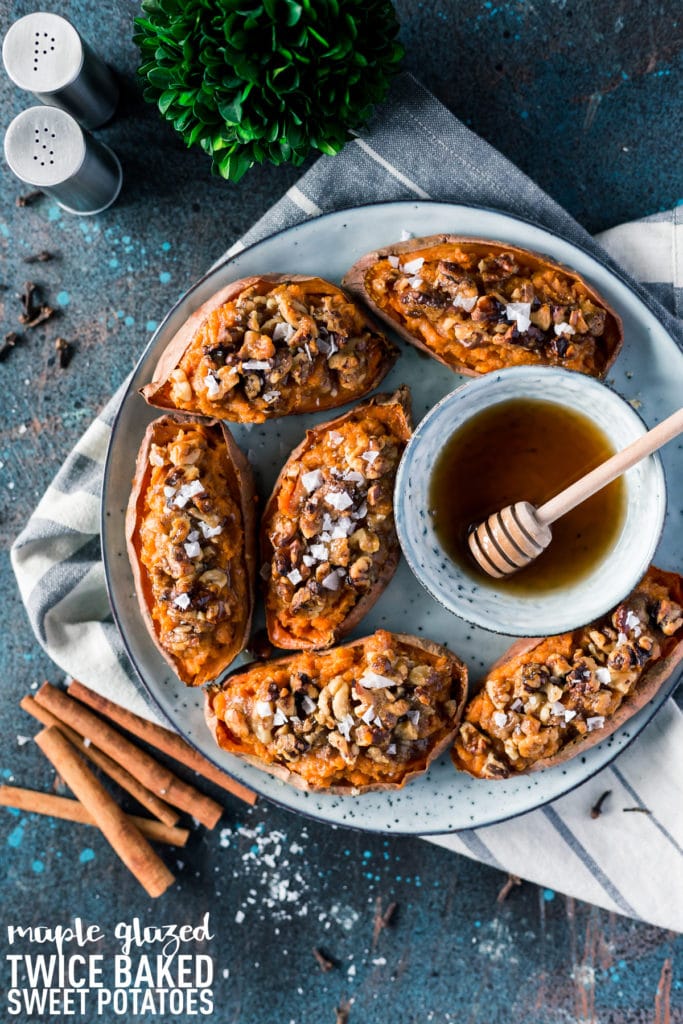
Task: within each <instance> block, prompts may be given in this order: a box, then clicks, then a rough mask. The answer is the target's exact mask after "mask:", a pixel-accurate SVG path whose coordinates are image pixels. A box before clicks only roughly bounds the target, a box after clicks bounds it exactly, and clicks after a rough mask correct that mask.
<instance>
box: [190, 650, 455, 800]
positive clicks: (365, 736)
mask: <svg viewBox="0 0 683 1024" xmlns="http://www.w3.org/2000/svg"><path fill="white" fill-rule="evenodd" d="M454 664H455V665H457V666H458V671H457V672H455V671H454ZM377 667H381V669H382V672H381V673H379V672H378V671H377ZM463 686H464V669H463V667H462V666H460V665H459V663H458V662H457V660H456V659H454V658H453V657H452V656H451V655H449V654H448V652H446V651H445V650H443V649H440V648H437V647H436V646H435V645H430V649H429V650H427V649H425V648H424V647H420V646H412V645H409V644H407V643H404V642H402V641H401V640H400V639H399V638H396V637H394V636H392V634H390V633H386V632H384V631H379V632H377V633H376V634H375V635H374V636H372V637H368V638H367V639H366V640H364V641H359V642H357V643H355V644H352V645H349V646H347V647H341V648H337V649H335V650H331V651H327V652H324V653H323V654H317V655H313V654H300V655H298V656H295V657H294V658H290V659H283V660H281V661H275V662H272V663H270V664H263V665H259V666H254V667H253V668H251V669H250V670H249V671H248V672H246V673H245V674H244V675H243V676H241V677H240V676H237V677H235V678H234V679H228V680H227V682H226V684H225V686H224V687H222V688H220V689H216V690H214V691H213V692H212V693H211V694H210V697H209V702H210V705H211V707H212V710H213V713H214V714H215V715H216V717H217V719H218V720H219V722H221V723H223V725H224V730H221V728H219V729H218V730H217V737H218V739H219V742H221V744H222V745H223V746H226V748H227V749H236V748H235V747H233V746H231V736H232V737H240V744H239V747H240V749H241V750H242V751H243V752H245V753H251V754H254V755H256V756H257V757H258V758H259V759H260V760H262V761H265V762H266V763H268V764H272V765H281V766H286V767H287V768H289V769H290V771H293V772H296V773H297V774H298V775H300V776H301V777H302V778H303V779H304V780H305V781H306V782H307V783H308V784H309V785H310V786H311V787H312V788H325V787H328V786H330V785H334V784H337V783H340V782H341V783H344V782H347V783H349V784H351V785H359V786H360V785H364V784H367V783H368V782H370V781H372V780H380V781H382V780H385V781H387V782H391V781H392V779H396V778H400V777H401V776H402V775H404V774H405V771H406V767H407V766H408V765H411V764H413V763H417V762H419V761H420V759H421V758H422V759H424V758H426V756H427V755H428V752H429V750H430V749H432V748H433V747H434V745H435V744H436V743H437V742H438V740H439V738H440V737H442V736H444V735H446V734H447V733H448V732H449V730H452V728H453V725H454V724H455V721H456V720H457V715H458V713H459V709H460V706H461V700H462V695H463Z"/></svg>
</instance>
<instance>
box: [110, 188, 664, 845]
mask: <svg viewBox="0 0 683 1024" xmlns="http://www.w3.org/2000/svg"><path fill="white" fill-rule="evenodd" d="M389 207H393V208H395V209H396V212H397V214H399V213H400V212H401V211H411V212H412V213H415V211H419V210H420V209H421V208H423V207H429V208H437V209H443V210H444V211H448V213H449V215H451V216H457V214H458V212H459V211H464V212H466V213H469V214H472V213H481V214H484V215H489V216H494V217H496V218H498V219H499V220H500V222H501V225H502V226H503V229H502V230H501V231H500V232H497V234H496V235H494V234H490V233H489V234H488V237H490V238H491V239H494V238H496V237H497V238H498V239H500V238H502V237H504V236H505V234H506V232H505V225H509V226H510V227H511V229H512V236H511V244H522V243H516V242H515V241H514V240H513V239H514V237H515V234H516V232H515V227H516V226H518V228H519V230H520V231H521V230H523V228H525V227H526V228H530V229H534V230H535V231H540V232H541V233H542V234H543V235H544V236H547V237H548V238H549V239H550V241H551V250H552V248H553V245H552V243H553V242H557V243H558V244H560V243H561V244H562V245H563V246H568V247H569V248H571V249H573V250H576V251H577V252H578V253H579V254H580V255H581V257H582V258H583V259H585V260H588V262H589V263H592V264H594V265H595V266H596V267H598V268H600V269H601V270H602V271H606V272H607V273H608V274H609V275H610V276H611V277H612V278H614V280H615V281H616V282H618V284H619V285H620V286H621V287H622V288H624V289H625V290H626V292H627V293H628V294H629V296H630V298H631V299H632V300H635V302H636V303H637V304H638V305H639V306H640V307H642V310H643V311H644V313H645V314H646V315H647V316H649V317H651V318H652V320H653V321H654V322H655V325H656V326H657V328H658V329H659V330H660V331H662V332H663V333H664V335H665V336H666V337H667V338H669V340H670V342H671V345H672V346H673V348H674V349H675V350H676V351H677V352H678V351H679V350H678V346H676V343H675V342H674V341H673V339H671V338H670V336H669V335H668V332H667V331H666V328H665V327H664V325H663V324H662V323H661V321H660V320H659V318H658V316H657V314H656V312H655V311H654V310H653V309H652V308H651V305H650V301H649V297H643V296H641V295H639V294H638V292H636V291H635V290H634V289H633V288H632V286H631V285H630V283H629V282H628V280H626V278H625V277H624V275H623V274H622V273H620V272H619V270H618V269H615V267H614V266H613V265H612V264H611V262H610V261H609V260H608V259H607V258H606V259H601V258H599V257H597V256H595V255H594V254H593V253H591V252H589V251H588V250H587V249H585V248H584V247H583V246H581V245H580V244H578V243H576V242H574V241H571V240H569V239H567V238H565V237H563V236H562V235H561V234H559V233H558V232H555V231H552V230H551V229H548V228H546V227H544V226H543V225H541V224H538V223H536V222H534V221H532V220H529V219H526V218H523V217H520V216H518V215H516V214H511V213H507V212H504V211H501V210H497V209H495V208H493V207H485V206H477V205H474V204H465V203H449V202H441V201H436V200H424V201H413V200H404V201H391V200H390V201H386V202H378V203H368V204H364V205H360V206H356V207H351V208H348V209H346V210H340V211H334V212H332V213H329V214H323V215H322V216H320V217H317V218H315V219H314V221H315V223H316V225H318V224H320V223H321V222H324V221H329V220H334V219H337V218H341V217H346V218H350V217H353V216H354V215H356V214H360V215H362V216H367V214H368V213H369V212H370V211H372V210H373V209H378V210H386V209H387V208H389ZM399 222H400V221H399ZM310 224H311V221H310V220H307V221H303V222H301V223H299V224H296V225H293V226H290V227H287V228H283V229H281V230H280V231H277V232H274V233H273V234H271V235H269V236H267V237H266V238H264V239H260V240H259V241H257V242H254V243H253V244H252V245H250V246H247V247H245V248H244V249H240V250H239V252H237V253H234V254H231V255H228V256H226V257H225V258H222V259H220V260H219V261H218V262H217V263H216V264H214V265H213V266H212V267H211V268H210V269H209V270H208V271H207V272H206V274H204V275H202V276H201V277H200V278H198V279H197V280H196V281H195V282H194V284H193V285H191V286H190V288H188V289H187V290H186V291H185V292H184V293H182V294H181V295H180V297H179V298H178V299H177V301H176V302H175V303H174V304H173V305H172V306H171V307H170V309H169V311H168V313H167V314H166V316H165V317H164V318H163V320H162V321H161V323H160V324H159V326H158V328H157V329H156V331H155V332H154V334H153V335H152V337H151V339H150V341H149V342H148V344H147V345H146V346H145V348H144V350H143V352H142V353H141V355H140V358H139V359H138V362H137V363H136V366H135V369H134V370H133V373H132V375H131V378H130V380H129V385H128V387H127V389H126V393H125V394H124V396H123V398H122V401H121V403H120V405H119V408H118V409H117V411H116V414H115V417H114V420H113V422H112V428H111V437H110V443H109V446H108V449H107V455H106V459H105V467H104V479H103V486H102V501H101V546H102V556H103V564H104V574H105V582H106V587H107V593H108V597H109V603H110V606H111V610H112V615H113V620H114V622H115V624H116V626H117V629H118V631H119V634H120V636H121V638H122V642H123V645H124V648H125V650H126V653H127V655H128V657H129V659H130V662H131V664H132V666H133V668H134V670H135V673H136V675H137V677H138V679H139V681H140V684H141V686H142V689H143V691H144V692H145V694H146V695H147V696H148V697H149V698H150V699H151V701H152V703H153V705H154V706H155V707H156V708H157V709H158V711H159V713H160V714H161V715H162V717H163V718H164V719H166V720H167V721H168V722H169V724H170V725H171V726H172V727H173V728H174V729H175V730H177V731H178V732H179V733H180V734H181V735H182V736H183V737H184V738H185V739H186V741H187V742H188V743H190V745H191V746H193V747H194V748H195V749H197V750H198V751H199V752H200V753H202V754H204V756H206V757H207V758H208V759H209V760H210V761H212V763H213V764H215V765H216V766H217V767H219V768H220V769H221V770H223V771H225V772H226V774H228V775H230V776H232V777H233V778H235V779H237V780H239V781H240V782H242V783H244V784H246V785H247V786H249V787H250V788H252V789H253V790H255V791H256V792H257V793H258V794H259V795H261V796H263V797H265V798H266V799H269V800H272V801H273V803H275V804H277V805H278V806H280V807H281V808H283V809H285V810H288V811H291V812H293V813H297V814H302V815H303V816H304V817H307V818H310V819H312V820H316V821H324V822H326V823H328V824H332V825H333V826H335V827H339V826H340V825H341V826H343V827H345V828H351V829H354V830H356V831H361V832H377V833H382V834H388V835H406V836H408V835H411V836H415V835H417V836H429V835H446V834H449V833H455V832H458V831H461V830H467V829H471V828H481V827H485V826H487V825H494V824H498V823H500V822H503V821H507V820H511V819H513V818H516V817H520V816H521V815H523V814H526V813H528V812H529V811H532V810H535V809H536V808H538V807H542V806H544V805H545V804H547V803H549V802H551V801H553V800H555V799H558V798H559V797H561V796H564V795H566V794H567V793H570V792H572V791H573V790H574V789H576V788H577V787H578V786H580V785H583V783H584V782H586V781H588V780H589V779H591V778H593V777H594V776H595V775H596V774H598V773H599V772H600V771H601V770H602V769H603V768H605V767H607V766H608V765H609V764H611V762H612V761H613V760H614V759H615V758H616V757H617V756H618V755H619V754H620V753H621V752H622V751H623V750H625V749H626V747H628V746H629V745H630V744H631V743H632V742H633V740H634V739H635V738H636V736H637V735H639V734H640V732H642V730H643V729H644V728H645V727H646V726H647V724H648V723H649V722H650V720H651V719H652V718H653V717H654V715H655V714H656V712H657V711H658V710H659V708H660V707H661V706H662V705H663V704H664V703H665V701H666V700H667V699H668V697H669V696H670V695H671V693H672V692H673V691H674V689H675V688H676V686H677V685H678V683H679V682H680V681H681V677H682V676H683V672H682V673H679V674H678V675H677V676H675V677H673V678H672V679H670V680H668V681H667V683H666V686H664V687H662V689H661V690H660V691H659V693H658V694H657V695H656V697H655V698H653V700H652V701H651V702H650V703H649V704H648V705H646V707H644V708H643V709H642V710H641V711H640V712H639V713H638V714H637V715H635V716H634V717H633V718H632V719H631V720H629V722H628V723H627V724H626V725H625V726H623V727H622V729H621V730H618V731H617V732H616V733H614V734H612V736H610V737H607V738H606V739H605V741H604V743H600V744H598V745H596V746H595V747H593V748H592V749H591V750H590V751H588V752H587V754H588V756H589V757H590V761H591V762H594V763H591V764H590V765H588V766H586V769H585V770H584V771H583V772H581V778H579V779H577V780H575V781H570V782H567V783H562V782H561V781H560V782H559V785H557V786H554V787H552V789H553V791H552V793H550V794H546V795H540V794H536V795H535V796H534V797H532V798H531V799H530V800H529V802H528V804H527V805H526V806H524V807H521V808H519V809H516V810H514V811H509V812H507V813H505V814H500V813H494V814H492V815H488V816H485V817H484V818H481V819H477V820H476V821H474V820H472V818H471V820H470V822H469V823H465V824H461V825H458V826H457V827H452V826H451V827H449V826H448V824H447V823H444V825H443V826H442V827H439V828H424V827H420V828H416V827H414V828H401V827H399V828H393V827H391V826H385V827H377V826H373V825H371V824H368V823H367V822H366V820H365V819H364V820H363V822H362V823H361V824H359V823H358V822H357V821H356V822H349V821H346V820H344V819H343V818H342V820H340V819H339V816H335V815H334V814H328V813H325V811H324V810H321V809H317V810H313V809H311V808H310V807H308V806H305V804H304V806H300V805H299V804H298V803H296V802H295V801H293V800H292V793H294V794H295V795H298V797H309V796H313V797H318V796H323V797H324V796H325V794H304V793H301V792H300V791H298V790H293V789H292V788H291V787H285V786H284V785H283V784H277V782H276V780H274V779H273V778H272V777H271V776H269V775H267V774H266V773H263V772H259V771H258V770H256V771H257V777H254V775H253V774H252V773H251V772H250V773H248V776H249V777H248V778H245V775H244V773H243V770H242V769H243V767H244V766H243V765H242V764H241V763H240V762H239V761H237V760H236V759H231V761H234V762H235V763H234V764H233V763H231V764H230V765H229V766H226V764H225V763H224V761H222V760H219V756H220V755H221V753H222V752H220V751H218V750H216V749H215V748H214V749H212V748H211V747H208V746H207V747H203V746H200V745H199V744H198V743H197V742H196V741H195V740H194V739H193V738H192V737H191V736H189V735H187V733H185V732H184V731H183V729H182V728H180V727H179V723H178V721H177V719H176V718H175V717H174V716H173V715H172V714H171V713H170V712H169V711H167V709H166V708H165V707H164V703H163V701H162V700H161V698H160V696H159V694H158V693H157V692H155V688H154V686H153V685H150V683H149V682H148V680H147V678H146V677H145V674H144V673H143V672H142V670H141V668H140V666H139V665H138V663H137V661H136V658H135V656H134V654H133V651H132V649H131V645H130V644H129V642H128V638H127V636H126V632H125V628H124V627H123V623H122V617H121V615H120V612H119V608H118V604H117V600H116V593H115V587H114V586H113V585H112V574H111V564H110V560H109V556H108V550H107V537H108V524H107V512H106V510H107V506H108V500H107V499H108V484H109V478H110V477H109V468H110V463H111V455H112V451H113V446H114V441H115V438H116V434H117V428H118V427H119V426H120V423H121V419H122V417H123V415H124V410H125V407H126V401H127V399H128V397H129V396H130V394H131V392H132V390H133V388H134V387H136V385H137V382H136V383H134V382H135V380H136V376H137V374H138V372H139V370H140V367H141V365H142V364H143V363H145V362H146V360H147V359H148V357H149V355H150V353H151V352H152V350H153V349H155V348H156V347H157V346H158V347H159V348H160V350H161V347H162V338H163V335H164V333H165V330H166V327H167V325H168V323H169V322H170V321H171V320H172V319H173V318H174V316H175V314H176V313H177V311H178V310H179V309H180V307H182V306H184V305H185V304H186V303H188V302H189V301H190V300H191V299H192V296H193V295H194V294H195V293H196V292H197V291H198V290H200V289H201V288H202V287H203V286H204V285H206V284H207V282H208V281H209V280H210V279H212V278H213V277H215V276H217V275H219V274H221V273H224V272H225V270H226V268H227V267H229V266H230V264H232V263H233V262H235V261H236V260H238V259H239V258H240V257H242V256H244V254H245V253H250V252H253V251H254V250H257V249H258V248H260V247H262V246H263V245H267V244H268V242H269V241H271V240H272V239H274V238H279V237H284V236H287V235H290V234H296V233H297V232H300V231H301V229H302V228H306V227H307V226H308V225H310ZM435 233H436V232H435ZM526 247H529V246H526ZM535 249H536V251H543V250H542V249H540V248H539V247H538V246H536V247H535ZM548 255H552V258H553V259H555V260H557V261H558V262H560V263H561V262H563V261H562V260H561V259H560V258H559V257H558V256H556V255H554V254H553V253H552V252H551V253H548ZM583 272H585V271H583ZM615 738H618V739H619V740H620V743H619V744H618V746H617V747H616V748H613V742H614V740H615ZM442 760H443V759H442ZM574 760H575V761H576V762H579V761H580V762H581V763H583V764H585V762H586V756H585V755H580V754H577V757H576V759H574ZM549 773H554V774H556V775H558V777H559V776H560V775H561V776H564V775H565V774H566V769H563V768H561V766H560V767H558V768H553V769H545V770H544V771H543V772H540V773H537V775H539V776H540V775H545V776H546V777H547V776H548V775H549ZM522 778H524V777H522ZM417 781H419V780H417ZM274 782H275V783H276V786H277V789H276V791H275V792H273V786H272V784H273V783H274ZM413 785H415V784H413ZM501 786H504V783H502V784H501ZM529 788H530V787H529ZM398 792H399V793H400V792H402V791H398ZM375 795H377V794H375ZM382 795H383V796H387V797H391V796H392V793H391V792H389V793H387V794H382ZM502 795H503V794H502V792H501V796H502ZM337 799H342V800H346V801H349V800H350V801H354V802H356V801H358V800H360V801H363V800H364V799H365V798H364V797H363V796H360V797H343V798H337ZM360 807H361V809H362V803H361V805H360Z"/></svg>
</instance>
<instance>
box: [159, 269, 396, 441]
mask: <svg viewBox="0 0 683 1024" xmlns="http://www.w3.org/2000/svg"><path fill="white" fill-rule="evenodd" d="M287 282H290V283H292V284H302V285H307V286H311V287H313V286H316V287H320V288H321V289H324V290H326V292H327V293H328V294H332V293H339V294H341V295H343V294H344V293H343V292H342V290H341V289H340V288H338V287H337V286H336V285H333V284H331V283H330V282H328V281H324V280H322V278H318V277H313V276H310V275H306V274H260V275H254V276H251V277H245V278H241V279H240V280H238V281H233V282H231V283H230V284H228V285H226V286H225V287H224V288H221V289H220V291H218V292H216V294H215V295H212V296H211V298H209V299H207V300H206V302H204V303H203V304H202V305H201V306H200V307H199V308H198V309H196V310H195V311H194V313H192V314H191V316H190V317H188V319H187V320H186V321H185V323H184V324H183V325H182V327H181V328H180V329H179V330H178V331H177V332H176V334H175V335H174V336H173V338H172V339H171V341H170V342H169V343H168V345H167V346H166V348H165V349H164V351H163V352H162V354H161V356H160V358H159V361H158V362H157V365H156V367H155V369H154V373H153V379H152V381H151V382H150V383H149V384H146V385H145V386H144V387H143V388H141V389H140V394H141V395H142V397H143V398H144V399H145V401H146V402H147V403H148V404H149V405H152V406H155V407H156V408H159V409H169V410H172V411H175V412H177V413H178V414H180V415H192V416H194V417H195V418H197V419H199V418H200V417H203V416H204V414H203V413H202V412H201V411H197V412H196V413H188V412H186V411H184V410H179V409H176V407H175V405H174V404H173V402H172V400H171V398H170V395H169V393H168V391H169V388H168V383H169V376H170V374H171V372H172V371H173V370H174V369H175V367H176V366H178V364H179V363H180V360H181V359H182V357H183V355H184V354H185V352H186V351H187V349H188V348H189V347H190V345H191V344H192V342H193V340H194V338H195V335H196V333H197V331H198V330H199V328H200V327H201V326H202V324H203V322H204V321H205V320H206V319H207V317H208V316H209V314H210V313H212V312H213V311H214V310H216V309H218V308H220V306H222V305H224V304H225V303H226V302H231V301H233V300H234V299H236V298H237V297H238V296H239V295H240V294H241V293H242V292H243V291H246V290H247V289H248V288H252V287H254V286H256V287H258V289H259V293H260V294H264V293H266V292H268V291H271V290H272V289H273V288H275V287H277V286H278V285H281V284H285V283H287ZM362 308H363V307H361V309H362ZM364 319H365V321H366V324H367V326H368V328H369V329H370V330H372V331H374V332H375V333H378V334H381V331H380V329H379V327H378V326H377V325H376V324H375V323H373V321H372V320H371V319H370V318H369V317H368V316H367V315H364ZM381 336H382V338H383V344H384V352H383V357H382V359H381V361H380V364H379V366H378V368H377V372H376V373H375V374H374V376H373V377H372V378H371V379H368V380H367V381H366V384H365V386H364V387H363V389H362V390H360V391H358V392H357V393H356V394H351V393H345V394H343V395H341V397H340V396H334V395H333V394H332V393H331V392H328V393H327V394H325V395H316V396H313V395H311V396H309V397H308V398H307V399H303V400H300V401H299V403H298V404H297V406H296V408H293V409H291V410H290V411H289V412H288V413H286V415H295V414H296V415H298V414H301V413H310V412H324V411H325V410H327V409H334V408H337V407H338V406H340V405H344V404H346V403H347V402H349V401H355V400H357V399H359V398H363V396H364V395H366V394H369V392H371V391H372V390H373V389H374V388H376V387H377V386H378V384H379V383H380V382H381V380H382V379H383V378H384V377H385V376H386V374H387V373H388V372H389V370H390V369H391V367H392V366H393V364H394V363H395V361H396V359H397V358H398V350H397V349H396V347H395V346H394V345H393V344H392V343H391V342H390V341H389V340H388V339H387V338H385V337H384V335H381ZM276 415H277V414H273V416H272V417H270V416H267V415H265V414H262V413H260V412H259V411H258V410H252V412H251V414H250V415H246V416H235V415H229V414H228V413H227V412H226V413H225V415H224V416H222V417H221V418H223V419H228V420H230V419H232V420H233V421H235V422H241V423H250V422H251V423H262V422H264V420H265V419H267V418H275V416H276Z"/></svg>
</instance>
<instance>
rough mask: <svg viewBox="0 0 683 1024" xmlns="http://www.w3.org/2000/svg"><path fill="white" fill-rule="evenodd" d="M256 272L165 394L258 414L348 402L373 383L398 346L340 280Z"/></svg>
mask: <svg viewBox="0 0 683 1024" xmlns="http://www.w3.org/2000/svg"><path fill="white" fill-rule="evenodd" d="M249 281H250V282H253V283H247V282H245V287H244V289H243V290H242V291H241V292H239V294H237V295H236V296H235V297H234V298H232V299H230V300H229V301H227V302H225V303H224V304H223V305H221V306H218V307H217V308H215V309H213V311H212V312H211V313H210V314H209V315H208V316H207V317H206V319H205V320H204V322H203V323H202V324H201V325H200V327H199V329H198V330H197V332H196V334H195V336H194V338H193V339H192V341H191V342H190V343H189V345H188V347H187V348H185V350H184V352H183V354H182V355H181V356H180V357H179V361H178V364H177V365H176V367H175V368H174V369H173V370H172V371H170V373H169V374H168V377H167V378H166V380H165V381H164V382H163V383H162V388H163V390H164V400H163V401H162V402H159V403H158V404H162V405H163V404H166V403H167V402H168V403H170V404H171V405H172V406H173V407H174V408H178V409H183V410H186V411H191V412H201V413H203V414H204V415H209V416H224V417H227V418H230V419H237V420H240V419H243V420H245V421H253V422H260V421H262V420H265V419H267V418H269V417H273V416H283V415H287V414H288V413H292V412H310V411H314V410H316V409H318V408H322V409H326V408H334V407H335V406H338V405H343V404H344V403H345V402H348V401H349V400H350V399H352V398H355V397H360V396H361V395H363V394H365V393H366V392H367V391H369V390H370V389H371V388H372V387H374V386H375V385H376V384H377V383H378V382H379V380H380V379H381V377H382V376H383V375H384V373H386V371H387V369H388V368H389V366H390V365H391V362H393V359H394V358H395V350H394V348H393V346H392V345H391V344H390V343H389V342H388V341H387V340H386V339H385V338H384V337H383V336H382V335H380V334H378V333H377V331H375V330H374V328H373V327H372V326H371V325H370V324H369V323H368V321H367V320H366V319H365V317H364V315H363V314H362V313H361V311H360V309H359V308H358V307H357V306H356V305H355V304H354V303H353V302H352V301H351V300H349V299H348V298H347V297H346V295H345V294H344V293H343V292H342V291H341V290H339V289H338V288H335V287H334V286H333V285H328V284H327V282H325V281H322V280H320V279H318V278H305V279H299V280H297V279H294V280H283V279H281V278H278V279H277V280H276V281H271V280H269V279H267V278H258V279H253V278H252V279H249ZM153 388H154V386H153V385H150V386H149V388H147V389H145V393H146V394H147V392H148V391H149V393H150V394H152V391H153ZM150 389H152V391H150ZM155 404H157V403H156V402H155Z"/></svg>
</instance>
